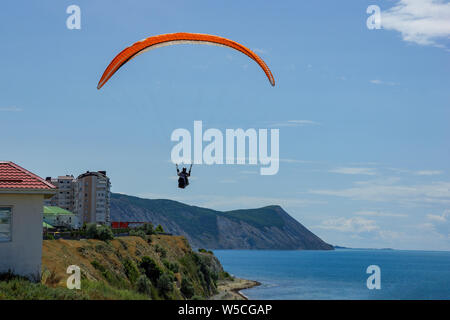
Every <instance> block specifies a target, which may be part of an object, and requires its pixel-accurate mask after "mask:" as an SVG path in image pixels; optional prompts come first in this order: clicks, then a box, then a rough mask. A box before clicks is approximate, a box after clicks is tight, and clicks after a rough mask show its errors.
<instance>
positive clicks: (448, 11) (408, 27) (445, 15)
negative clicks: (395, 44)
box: [381, 0, 450, 47]
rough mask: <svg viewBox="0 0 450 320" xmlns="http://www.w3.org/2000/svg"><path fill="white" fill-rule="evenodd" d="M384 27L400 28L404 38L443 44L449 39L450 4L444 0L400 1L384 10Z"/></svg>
mask: <svg viewBox="0 0 450 320" xmlns="http://www.w3.org/2000/svg"><path fill="white" fill-rule="evenodd" d="M381 26H382V27H383V28H384V29H387V30H394V31H398V32H400V33H401V35H402V39H403V40H404V41H408V42H414V43H417V44H419V45H435V46H438V47H443V45H442V43H440V41H442V40H448V39H449V38H450V3H449V2H448V1H443V0H400V1H398V2H396V4H395V5H394V6H393V7H391V8H390V9H388V10H385V11H382V12H381Z"/></svg>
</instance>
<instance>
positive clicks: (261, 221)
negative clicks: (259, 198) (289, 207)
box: [225, 206, 284, 228]
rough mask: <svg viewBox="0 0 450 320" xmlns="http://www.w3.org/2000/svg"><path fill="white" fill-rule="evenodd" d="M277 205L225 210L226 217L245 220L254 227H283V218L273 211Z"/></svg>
mask: <svg viewBox="0 0 450 320" xmlns="http://www.w3.org/2000/svg"><path fill="white" fill-rule="evenodd" d="M276 208H277V206H268V207H264V208H259V209H246V210H234V211H228V212H225V215H226V216H227V217H228V218H232V219H237V220H241V221H245V222H247V223H248V224H250V225H252V226H254V227H256V228H264V227H277V228H282V227H284V221H283V219H282V218H281V217H280V216H279V215H277V214H276V213H275V211H274V209H276Z"/></svg>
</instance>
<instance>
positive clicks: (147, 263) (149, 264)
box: [139, 256, 163, 284]
mask: <svg viewBox="0 0 450 320" xmlns="http://www.w3.org/2000/svg"><path fill="white" fill-rule="evenodd" d="M139 266H140V267H141V268H142V269H143V270H144V273H145V275H146V276H147V277H148V278H149V279H150V281H151V282H152V283H154V284H155V283H156V282H157V280H158V278H159V277H160V276H161V274H162V273H163V271H162V270H161V268H160V266H158V264H157V263H156V262H155V260H153V259H152V258H150V257H147V256H145V257H143V258H142V260H141V263H140V264H139Z"/></svg>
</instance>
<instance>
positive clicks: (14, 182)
mask: <svg viewBox="0 0 450 320" xmlns="http://www.w3.org/2000/svg"><path fill="white" fill-rule="evenodd" d="M0 189H32V190H54V189H56V187H55V186H54V185H52V184H51V183H49V182H47V181H45V180H44V179H42V178H40V177H38V176H37V175H35V174H34V173H31V172H30V171H28V170H25V169H24V168H22V167H20V166H18V165H17V164H15V163H13V162H10V161H0Z"/></svg>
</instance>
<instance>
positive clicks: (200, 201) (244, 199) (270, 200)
mask: <svg viewBox="0 0 450 320" xmlns="http://www.w3.org/2000/svg"><path fill="white" fill-rule="evenodd" d="M138 197H142V198H148V199H171V200H175V201H180V202H184V203H186V204H189V205H196V206H200V207H205V208H210V209H214V210H235V209H251V208H260V207H264V206H269V205H280V206H282V207H283V208H284V209H286V208H294V207H296V208H299V207H306V206H309V205H313V204H314V205H316V204H324V203H326V202H325V201H319V200H311V199H300V198H278V197H262V196H261V197H259V196H218V195H209V194H197V195H191V194H190V195H186V196H180V195H173V194H156V193H142V194H139V195H138Z"/></svg>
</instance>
